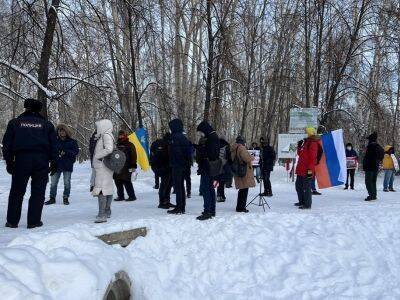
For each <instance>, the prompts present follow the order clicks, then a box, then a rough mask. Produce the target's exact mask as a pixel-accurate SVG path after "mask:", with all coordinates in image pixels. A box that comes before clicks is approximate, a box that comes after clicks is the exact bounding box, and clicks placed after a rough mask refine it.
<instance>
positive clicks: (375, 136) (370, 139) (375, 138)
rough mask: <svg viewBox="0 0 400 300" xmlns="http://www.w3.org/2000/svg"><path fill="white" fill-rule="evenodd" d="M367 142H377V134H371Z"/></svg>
mask: <svg viewBox="0 0 400 300" xmlns="http://www.w3.org/2000/svg"><path fill="white" fill-rule="evenodd" d="M367 140H369V141H370V142H376V141H377V140H378V133H377V132H376V131H375V132H373V133H371V134H370V135H369V136H368V137H367Z"/></svg>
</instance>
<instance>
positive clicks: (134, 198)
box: [125, 195, 137, 201]
mask: <svg viewBox="0 0 400 300" xmlns="http://www.w3.org/2000/svg"><path fill="white" fill-rule="evenodd" d="M135 200H137V198H136V196H135V195H133V197H129V198H128V199H126V200H125V201H135Z"/></svg>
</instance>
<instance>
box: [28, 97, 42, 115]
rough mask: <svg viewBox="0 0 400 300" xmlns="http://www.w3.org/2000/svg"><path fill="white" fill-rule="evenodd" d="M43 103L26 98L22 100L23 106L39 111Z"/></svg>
mask: <svg viewBox="0 0 400 300" xmlns="http://www.w3.org/2000/svg"><path fill="white" fill-rule="evenodd" d="M42 107H43V103H42V102H41V101H39V100H36V99H32V98H28V99H25V101H24V108H25V109H26V110H30V111H33V112H40V111H41V110H42Z"/></svg>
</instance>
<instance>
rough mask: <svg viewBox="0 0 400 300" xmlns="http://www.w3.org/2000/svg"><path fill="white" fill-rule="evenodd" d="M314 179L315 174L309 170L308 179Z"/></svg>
mask: <svg viewBox="0 0 400 300" xmlns="http://www.w3.org/2000/svg"><path fill="white" fill-rule="evenodd" d="M311 178H313V173H312V171H311V170H307V179H311Z"/></svg>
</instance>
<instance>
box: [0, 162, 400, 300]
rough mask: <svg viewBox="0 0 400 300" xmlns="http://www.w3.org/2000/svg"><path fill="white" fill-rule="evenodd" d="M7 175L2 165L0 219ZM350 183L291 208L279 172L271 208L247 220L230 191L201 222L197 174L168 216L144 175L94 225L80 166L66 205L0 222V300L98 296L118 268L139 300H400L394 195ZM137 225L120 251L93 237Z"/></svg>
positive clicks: (399, 201)
mask: <svg viewBox="0 0 400 300" xmlns="http://www.w3.org/2000/svg"><path fill="white" fill-rule="evenodd" d="M9 180H10V179H9V176H7V175H6V174H5V170H4V165H3V164H1V163H0V221H1V222H5V214H6V209H7V197H8V189H9ZM356 180H357V181H356V191H344V190H342V188H334V189H330V190H324V191H323V195H322V196H318V197H314V198H313V209H312V210H311V211H299V210H298V209H296V208H295V207H294V206H293V203H294V202H296V193H295V190H294V186H293V184H292V183H287V182H286V175H285V173H284V170H283V169H280V168H279V169H277V171H275V172H274V173H273V177H272V182H273V189H274V194H275V196H274V197H273V198H272V199H269V203H270V205H271V208H272V209H271V210H270V211H268V212H266V213H263V212H262V208H260V207H256V206H251V207H250V210H251V212H250V213H249V214H246V215H242V214H237V213H235V212H234V207H235V204H236V191H235V190H233V189H230V190H228V192H227V197H228V200H227V202H225V203H218V204H217V217H216V218H215V219H213V220H211V221H207V222H199V221H197V220H195V216H197V215H198V214H199V213H200V212H201V211H202V198H201V197H198V196H197V191H198V184H199V180H198V177H197V176H193V189H192V193H193V197H192V199H188V200H187V214H186V215H184V216H167V215H166V213H165V211H164V210H160V209H157V208H156V205H157V202H158V201H157V195H156V193H155V191H154V190H153V189H152V185H153V178H152V177H151V174H140V175H139V177H138V180H137V181H136V182H135V183H134V186H135V189H136V191H137V196H138V199H139V200H138V201H135V202H133V203H126V202H123V203H117V202H114V203H113V204H112V218H111V220H110V222H108V223H107V224H102V225H96V224H93V219H94V216H95V215H96V212H97V203H96V201H95V199H93V198H92V197H91V196H90V194H89V192H88V182H89V168H88V165H87V164H82V165H78V166H77V167H76V172H75V173H74V174H73V177H72V182H73V187H72V195H71V205H70V206H63V205H62V204H61V203H60V202H61V201H60V200H59V199H57V200H58V204H57V205H53V206H51V207H45V209H44V215H43V221H44V224H45V226H44V227H42V228H38V229H34V230H31V231H28V230H27V229H26V209H27V203H26V202H27V201H25V203H24V212H23V215H22V219H21V223H20V228H19V229H17V230H11V229H6V228H4V227H0V294H2V295H6V298H4V299H26V298H27V297H29V299H101V295H102V294H103V293H104V291H105V289H106V286H107V284H108V282H109V280H110V279H111V278H112V276H113V274H114V273H115V272H116V271H119V270H125V271H127V272H128V274H129V275H130V276H131V278H132V279H133V290H134V294H135V296H136V297H137V298H135V299H399V298H400V288H399V287H398V283H399V282H400V263H399V262H400V214H399V209H400V197H399V196H398V194H397V193H390V194H389V193H385V194H384V193H383V192H379V195H378V197H379V201H377V202H374V203H366V202H364V201H363V199H364V197H365V192H364V187H363V182H362V181H363V180H362V178H356ZM396 180H398V178H396ZM379 190H381V180H380V181H379ZM61 191H62V188H61V186H60V189H59V193H61ZM254 194H256V189H253V190H252V191H251V192H250V195H249V199H250V198H251V197H250V196H252V195H254ZM0 225H2V224H0ZM139 226H146V227H148V228H149V229H150V230H149V233H148V236H147V237H145V238H139V239H138V240H136V241H135V242H133V243H132V244H131V245H130V246H129V247H127V248H121V247H119V246H114V247H110V246H107V245H105V244H103V243H102V242H101V241H99V240H97V239H96V238H94V235H97V234H102V233H106V232H112V231H114V230H123V229H130V228H135V227H139ZM77 291H79V296H78V297H77Z"/></svg>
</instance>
